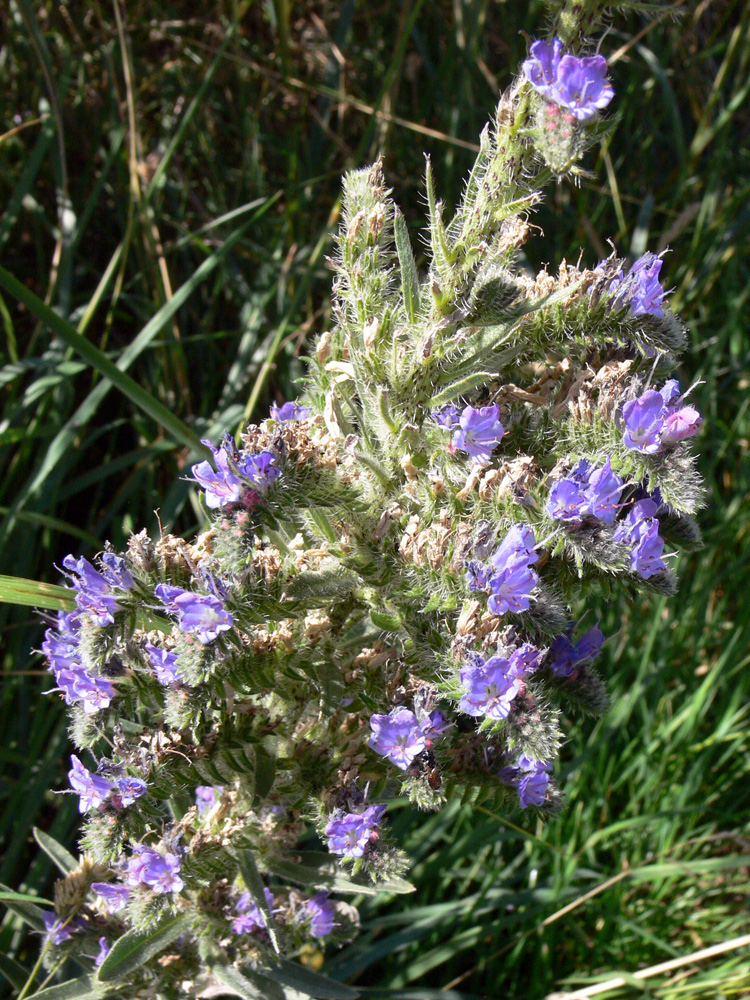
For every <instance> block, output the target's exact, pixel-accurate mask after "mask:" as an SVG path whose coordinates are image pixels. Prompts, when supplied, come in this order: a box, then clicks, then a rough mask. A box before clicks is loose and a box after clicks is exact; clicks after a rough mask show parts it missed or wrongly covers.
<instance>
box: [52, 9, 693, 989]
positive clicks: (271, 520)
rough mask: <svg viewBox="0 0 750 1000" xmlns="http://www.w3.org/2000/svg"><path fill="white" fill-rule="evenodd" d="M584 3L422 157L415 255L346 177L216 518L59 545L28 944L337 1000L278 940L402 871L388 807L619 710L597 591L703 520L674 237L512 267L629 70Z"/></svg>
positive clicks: (507, 781) (192, 985)
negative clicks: (309, 314)
mask: <svg viewBox="0 0 750 1000" xmlns="http://www.w3.org/2000/svg"><path fill="white" fill-rule="evenodd" d="M603 6H605V5H602V4H601V3H597V4H585V3H584V4H576V5H573V6H572V8H571V12H568V10H567V7H566V6H563V10H562V13H561V14H560V15H559V18H558V22H557V29H556V34H555V35H554V36H553V38H552V39H551V40H550V41H537V42H534V43H533V45H532V46H531V50H530V56H529V59H528V60H526V62H524V64H523V72H522V75H521V76H520V77H519V78H518V79H517V80H516V81H515V83H514V84H513V85H512V86H511V88H510V89H509V90H508V91H507V92H506V93H505V94H503V96H502V97H501V100H500V103H499V105H498V109H497V115H496V118H495V120H494V122H493V123H492V124H491V125H490V126H488V127H487V128H486V129H485V130H484V132H483V133H482V139H481V149H480V152H479V155H478V157H477V160H476V163H475V164H474V167H473V170H472V173H471V175H470V177H469V180H468V183H467V187H466V191H465V194H464V197H463V200H462V202H461V204H460V205H459V207H458V209H457V211H456V213H455V215H454V216H453V217H452V218H451V219H450V220H446V219H445V218H444V209H443V206H442V205H441V203H440V202H439V201H438V200H437V197H436V194H435V183H434V178H433V175H432V171H431V168H430V166H429V163H428V168H427V177H426V189H427V200H428V206H429V237H430V251H431V255H430V261H429V271H428V274H427V275H426V276H425V277H422V278H420V276H419V273H418V270H417V266H416V263H415V259H414V256H413V252H412V249H411V245H410V241H409V237H408V232H407V229H406V225H405V222H404V219H403V216H402V215H401V213H400V211H399V210H398V208H397V207H396V206H395V204H394V203H393V201H392V200H391V198H390V193H389V191H388V190H387V188H386V186H385V181H384V176H383V170H382V165H381V164H380V162H378V163H376V164H375V165H374V166H372V167H370V168H368V169H365V170H360V171H355V172H353V173H351V174H349V175H347V176H346V177H345V179H344V212H343V222H342V225H341V229H340V232H339V235H338V255H337V260H336V267H337V278H336V283H335V286H334V315H335V319H336V322H335V325H334V327H333V329H331V330H330V331H327V332H325V333H323V334H322V335H321V336H320V337H319V338H318V340H317V343H316V347H315V352H314V357H313V358H312V360H311V363H310V367H309V371H308V376H307V385H306V390H305V395H304V400H303V402H300V403H297V402H286V403H284V404H283V405H281V406H278V407H274V409H273V410H272V412H271V414H270V416H269V418H268V419H267V420H265V421H263V422H261V423H260V424H259V425H251V426H249V427H247V428H245V429H244V430H243V432H242V434H241V435H240V437H239V440H235V439H234V438H233V437H232V436H231V435H228V434H227V435H225V437H224V440H223V441H222V442H221V444H220V445H219V446H215V445H214V444H213V443H211V442H205V443H206V444H207V446H208V447H209V448H210V451H211V453H212V458H213V461H209V460H208V459H206V460H204V461H201V462H199V463H197V464H195V465H194V466H193V467H192V478H193V479H194V481H195V482H196V483H197V485H198V486H199V487H200V489H201V491H202V495H203V498H204V502H205V507H206V510H207V516H208V517H209V525H208V527H207V528H206V529H205V530H203V531H202V532H201V533H200V534H199V535H198V536H197V537H196V538H195V539H194V540H193V541H192V542H186V541H183V540H182V539H179V538H175V537H173V536H170V535H163V536H162V537H161V538H159V540H158V541H154V540H152V539H150V538H149V537H148V536H147V535H146V533H145V532H141V533H139V534H135V535H133V536H132V537H131V539H130V542H129V544H128V547H127V551H125V552H122V553H116V552H113V551H109V550H108V551H105V552H104V553H102V554H101V555H100V556H99V557H98V560H96V564H94V563H92V562H90V561H88V560H86V559H84V558H74V557H73V556H72V555H71V556H67V557H66V558H65V559H64V560H63V568H64V570H65V572H66V573H67V575H68V579H69V581H70V590H71V595H70V596H71V601H70V609H69V610H62V611H60V612H59V613H58V615H57V617H56V619H55V620H54V621H53V622H52V623H51V624H50V628H49V629H48V631H47V633H46V636H45V640H44V644H43V651H44V653H45V655H46V657H47V660H48V663H49V668H50V670H51V671H52V673H53V675H54V677H55V683H56V687H57V689H58V690H59V691H60V692H61V694H62V696H63V697H64V699H65V701H66V703H67V705H68V706H69V711H70V718H71V734H72V738H73V740H74V742H75V744H76V747H77V748H78V751H79V753H80V754H81V755H82V756H83V757H85V761H84V760H83V759H81V757H79V756H78V755H75V756H73V757H72V768H71V771H70V784H71V788H72V791H73V792H75V793H76V794H78V795H79V802H80V809H81V812H82V813H84V814H85V816H86V820H85V829H84V833H83V838H82V841H81V847H82V849H83V852H84V853H83V858H82V860H81V862H80V864H79V865H78V866H77V867H75V868H73V869H72V870H69V871H68V873H67V874H66V876H65V878H64V879H62V880H61V881H60V882H59V883H58V887H57V891H56V899H55V913H54V915H52V914H48V915H47V918H48V919H47V920H46V922H45V927H46V931H47V937H46V942H45V946H44V947H45V950H46V955H47V957H48V958H49V957H50V956H52V957H54V958H55V960H57V959H58V958H59V959H62V958H64V957H66V956H68V955H74V956H75V957H76V958H77V960H78V961H79V962H80V963H81V964H83V965H84V966H85V967H86V969H87V972H86V975H85V976H84V977H82V978H83V979H84V980H86V983H88V984H89V985H90V986H91V990H92V991H94V990H102V989H104V988H105V987H106V989H107V990H110V991H111V992H110V994H109V995H119V996H123V997H125V996H128V997H130V996H135V995H140V994H141V993H142V994H143V995H153V996H159V997H165V998H170V1000H171V998H176V997H180V996H185V995H186V994H187V995H191V996H192V995H194V996H199V997H200V996H206V997H209V996H216V995H219V994H234V995H238V996H263V995H277V993H278V983H282V984H283V985H284V986H285V987H289V988H290V989H291V990H292V991H296V995H299V994H300V993H303V994H308V995H312V996H317V995H319V996H333V995H335V996H339V997H348V996H352V997H353V996H356V991H354V990H352V989H349V988H348V987H345V986H343V985H342V984H332V983H331V982H330V981H328V980H326V979H324V978H323V977H320V976H318V975H317V973H316V972H314V971H312V970H311V968H310V965H311V964H315V962H316V961H317V959H314V960H313V961H310V962H308V965H307V966H305V965H302V964H297V963H292V962H290V961H289V960H288V959H287V958H286V957H285V956H286V955H288V954H289V953H292V952H294V953H297V954H305V955H307V956H308V958H309V957H310V956H311V955H312V956H318V957H319V958H320V959H322V951H321V949H322V948H323V947H324V946H325V942H328V941H330V942H331V943H332V944H333V943H337V942H338V943H342V942H344V941H346V940H348V939H350V938H351V937H352V936H353V935H354V934H355V933H356V928H357V919H358V918H357V913H356V910H354V909H353V907H351V906H350V905H349V904H347V903H346V902H344V901H343V900H342V899H340V898H338V897H339V896H341V895H345V894H347V893H372V892H376V891H379V890H381V889H386V890H388V891H396V892H398V891H408V890H409V889H410V888H411V887H410V886H409V884H408V883H407V882H406V881H404V880H403V878H402V875H403V874H404V872H405V870H406V867H407V861H406V858H405V856H404V855H403V853H402V852H401V851H399V849H398V847H397V845H396V844H395V843H394V842H393V838H392V837H391V835H390V834H389V831H388V824H387V818H386V813H387V803H388V801H389V800H390V799H391V798H393V797H394V796H395V795H406V796H408V798H409V799H410V800H411V801H412V802H414V803H415V804H416V805H417V806H419V807H420V808H422V809H438V808H440V807H441V805H442V804H443V803H444V802H445V801H446V800H447V799H449V798H451V797H453V796H455V795H461V796H462V797H464V798H465V799H468V798H473V799H482V800H483V801H486V802H488V803H489V804H490V805H491V807H492V808H493V809H506V810H511V809H517V808H535V809H538V810H540V811H541V812H542V813H545V812H546V813H548V812H550V811H552V810H554V809H557V808H559V806H560V801H561V792H560V790H559V788H558V786H557V783H556V779H555V761H556V758H557V756H558V751H559V748H560V745H561V743H562V741H563V739H564V733H563V731H562V728H561V722H560V717H561V713H560V707H559V706H560V703H561V702H565V703H567V704H572V705H576V706H578V707H579V708H580V709H581V710H583V711H587V712H592V713H596V712H601V711H603V710H604V707H605V704H606V693H605V687H604V683H603V681H602V679H601V677H600V676H599V674H598V673H597V671H596V669H595V667H594V665H593V664H594V661H595V659H596V658H597V656H598V654H599V652H600V650H601V647H602V644H603V642H604V639H605V637H604V636H603V634H602V633H601V631H600V630H599V629H598V627H597V626H596V625H594V626H589V627H588V629H585V630H582V631H581V630H579V633H578V635H579V637H578V638H577V640H575V641H574V639H573V635H574V633H575V632H576V628H577V619H578V618H579V617H580V614H581V611H582V610H583V606H582V604H581V601H582V598H585V596H586V594H587V593H590V592H592V591H594V590H595V589H596V588H599V587H602V586H604V587H611V586H613V585H614V584H615V581H619V583H620V585H621V586H623V587H625V588H627V589H629V590H631V591H633V592H635V591H637V590H638V589H642V588H646V589H650V590H652V591H657V592H662V593H670V592H672V591H673V589H674V586H675V579H674V575H673V573H672V571H671V570H670V568H669V564H668V562H667V560H668V558H669V557H670V554H671V553H672V552H673V551H674V549H675V548H676V547H680V546H682V547H690V546H695V545H697V544H699V534H698V529H697V527H696V526H695V522H694V521H693V519H692V515H693V514H694V512H695V510H696V508H697V506H698V504H699V502H700V484H699V481H698V479H697V476H696V473H695V471H694V465H693V458H692V455H691V453H690V450H689V445H688V444H686V443H685V442H686V439H688V438H689V437H691V436H692V435H693V434H694V433H696V432H697V431H698V429H699V427H700V416H699V415H698V413H697V411H695V409H694V408H693V407H691V406H689V405H683V394H682V393H681V391H680V388H679V385H678V384H677V382H676V381H675V380H674V379H668V380H667V379H666V376H667V375H668V374H669V372H670V371H671V370H672V369H673V368H674V366H675V363H676V362H675V355H676V353H677V352H678V351H679V350H680V349H681V348H682V346H683V344H684V333H683V329H682V325H681V323H680V321H679V320H678V318H677V317H676V316H675V315H674V314H673V313H672V312H671V311H670V309H669V306H668V302H667V299H666V293H665V291H664V288H663V286H662V285H661V284H660V281H659V278H660V270H661V264H662V261H661V258H657V257H654V256H653V255H650V254H647V255H644V257H642V258H640V259H639V260H638V261H636V262H634V263H633V264H632V266H631V267H630V268H626V264H625V262H624V261H622V260H619V259H618V258H617V257H616V256H612V257H610V258H608V259H607V260H605V261H602V262H600V263H599V264H598V265H597V266H595V267H593V268H591V269H587V268H581V267H576V268H572V267H570V266H568V265H566V264H564V263H563V264H561V265H560V267H559V270H558V272H557V274H555V275H552V274H549V273H548V272H547V271H542V272H541V273H540V274H538V275H536V276H531V275H529V274H527V273H526V272H525V271H524V270H523V269H522V268H521V267H520V266H519V263H518V251H519V249H520V247H521V246H522V245H523V243H524V242H525V241H526V240H527V239H528V238H529V235H530V226H529V223H528V221H527V216H528V214H529V213H530V212H531V211H532V210H533V207H534V205H535V204H536V203H537V202H538V200H539V197H540V195H539V190H540V188H541V187H542V185H543V184H544V183H545V182H546V181H548V180H550V179H552V178H558V179H562V178H565V177H570V176H575V175H576V174H577V172H578V171H579V169H580V168H579V166H578V163H579V161H580V158H581V156H582V154H583V152H584V151H585V149H586V147H587V145H589V144H590V143H591V142H592V141H594V140H595V138H596V136H597V135H598V134H600V133H601V126H602V123H601V121H600V118H599V116H600V113H601V111H602V110H603V109H604V108H605V107H606V106H607V105H608V104H609V102H610V101H611V100H612V97H613V94H614V91H613V87H612V85H611V84H610V82H609V81H608V79H607V67H606V61H605V59H604V57H603V56H601V55H590V54H586V53H589V52H590V49H591V46H590V44H589V42H588V41H587V39H586V38H585V37H584V34H585V33H587V32H589V31H590V30H591V27H592V24H593V23H594V21H595V20H596V19H595V17H593V15H592V14H591V11H590V9H589V8H594V7H595V8H596V11H599V12H601V8H602V7H603ZM613 6H614V5H613ZM659 386H661V387H660V388H659ZM667 546H669V547H670V551H669V552H668V551H666V550H667ZM310 827H312V828H314V830H315V831H316V833H317V837H318V840H319V845H318V846H319V849H318V850H315V851H310V850H304V851H303V850H301V849H300V844H299V841H300V838H301V837H303V836H305V832H306V830H309V828H310ZM306 846H308V845H306ZM84 985H85V984H84ZM274 990H276V993H274ZM332 990H333V993H332V992H331V991H332ZM80 995H82V996H84V995H86V993H85V991H82V992H81V993H80ZM92 995H93V993H92Z"/></svg>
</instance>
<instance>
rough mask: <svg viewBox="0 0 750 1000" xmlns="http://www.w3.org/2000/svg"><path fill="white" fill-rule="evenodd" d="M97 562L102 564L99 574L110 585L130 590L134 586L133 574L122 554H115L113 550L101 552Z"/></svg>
mask: <svg viewBox="0 0 750 1000" xmlns="http://www.w3.org/2000/svg"><path fill="white" fill-rule="evenodd" d="M99 562H100V563H101V564H102V573H101V575H102V576H103V577H104V579H105V580H106V581H107V583H108V584H109V586H110V587H117V588H119V589H120V590H130V589H131V588H132V587H134V586H135V580H134V579H133V574H132V573H131V572H130V570H129V569H128V564H127V563H126V562H125V560H124V559H123V558H122V556H118V555H115V553H114V552H102V554H101V556H100V557H99Z"/></svg>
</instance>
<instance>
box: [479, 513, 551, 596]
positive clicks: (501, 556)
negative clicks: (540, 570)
mask: <svg viewBox="0 0 750 1000" xmlns="http://www.w3.org/2000/svg"><path fill="white" fill-rule="evenodd" d="M535 544H536V539H535V537H534V531H533V529H532V528H530V527H529V526H528V525H527V524H514V525H513V527H512V528H511V529H510V531H509V532H508V533H507V535H506V536H505V538H504V539H503V540H502V542H501V543H500V545H499V546H498V547H497V549H496V550H495V552H494V553H493V554H492V556H491V557H490V560H489V566H483V565H482V564H481V563H477V562H475V561H472V562H470V563H468V566H467V576H466V579H467V583H468V586H469V589H470V590H486V591H489V593H490V599H489V601H488V602H487V607H488V608H489V609H490V611H492V613H493V614H495V615H503V614H505V612H506V611H514V612H519V611H525V610H526V609H527V608H528V607H529V597H530V595H531V593H532V591H533V590H534V588H535V587H536V585H537V583H538V582H539V577H538V576H537V574H536V573H535V572H534V570H532V569H530V568H529V567H530V565H531V564H532V563H535V562H536V561H537V559H538V558H539V556H538V555H537V553H536V552H535V551H534V545H535Z"/></svg>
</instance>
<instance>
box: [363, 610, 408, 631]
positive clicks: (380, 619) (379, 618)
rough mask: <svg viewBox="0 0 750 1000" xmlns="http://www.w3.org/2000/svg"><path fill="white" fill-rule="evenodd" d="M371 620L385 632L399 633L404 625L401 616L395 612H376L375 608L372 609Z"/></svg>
mask: <svg viewBox="0 0 750 1000" xmlns="http://www.w3.org/2000/svg"><path fill="white" fill-rule="evenodd" d="M370 618H372V620H373V622H374V624H375V625H377V626H378V628H382V629H383V630H384V631H385V632H398V630H399V629H400V628H401V626H402V625H403V622H402V621H401V618H400V616H399V615H398V614H396V613H395V612H387V611H376V610H375V608H371V609H370Z"/></svg>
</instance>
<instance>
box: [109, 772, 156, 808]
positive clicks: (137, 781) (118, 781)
mask: <svg viewBox="0 0 750 1000" xmlns="http://www.w3.org/2000/svg"><path fill="white" fill-rule="evenodd" d="M115 787H116V788H117V792H115V794H114V795H113V796H112V805H113V806H114V807H115V809H122V808H123V807H125V806H132V805H133V803H134V802H135V801H136V799H139V798H140V797H141V795H145V794H146V791H147V790H148V786H147V785H146V782H145V781H143V780H142V779H141V778H132V777H131V776H130V775H128V774H124V775H122V776H121V777H119V778H115Z"/></svg>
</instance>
